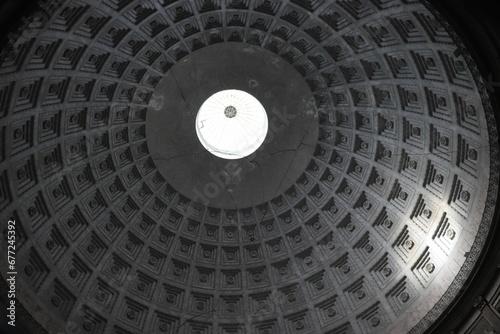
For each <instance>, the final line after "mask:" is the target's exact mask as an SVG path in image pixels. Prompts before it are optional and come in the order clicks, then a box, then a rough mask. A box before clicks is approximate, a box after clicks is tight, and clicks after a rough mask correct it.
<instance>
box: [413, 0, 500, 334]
mask: <svg viewBox="0 0 500 334" xmlns="http://www.w3.org/2000/svg"><path fill="white" fill-rule="evenodd" d="M422 4H424V5H425V6H426V7H427V9H428V10H429V11H430V12H431V13H432V14H433V15H434V16H435V17H436V18H437V19H438V20H439V22H440V23H441V24H442V25H443V27H444V28H445V29H446V31H447V32H448V34H449V35H450V37H451V38H452V40H453V42H454V43H455V44H456V45H457V46H458V49H459V50H460V52H461V55H462V56H463V57H464V59H465V61H466V63H467V66H468V67H469V69H470V71H471V74H472V76H473V79H474V82H475V84H476V86H477V89H478V92H479V94H480V96H481V102H482V105H483V108H484V112H485V118H486V122H487V124H495V125H494V126H488V129H487V130H488V136H489V138H488V140H489V146H490V177H489V183H488V191H487V195H486V202H485V208H484V212H483V216H482V219H481V223H480V225H479V229H478V232H477V235H476V238H475V240H474V243H473V244H472V246H471V249H470V251H469V255H468V256H467V258H466V259H465V262H464V264H463V265H462V267H461V268H460V270H459V272H458V274H457V275H456V276H455V279H454V280H453V282H452V283H451V284H450V286H449V287H448V289H447V290H446V292H445V293H444V294H443V296H442V297H441V298H440V299H439V301H438V302H437V303H436V304H435V305H434V306H433V308H432V309H431V310H430V311H429V312H428V313H427V314H426V315H425V316H424V317H423V318H422V319H421V320H420V321H419V322H418V323H417V324H416V325H415V326H414V327H413V328H412V329H411V330H410V331H409V332H408V333H409V334H420V333H424V332H426V331H427V330H432V327H435V326H436V325H437V321H438V320H442V318H445V317H446V316H449V313H448V312H447V313H446V314H444V312H445V311H446V310H447V309H449V308H452V307H455V306H457V303H458V302H459V300H460V297H461V296H462V295H461V294H460V293H461V292H462V288H463V287H464V285H466V282H467V281H468V280H471V279H473V277H472V276H474V275H477V271H478V269H479V267H481V265H482V264H483V261H482V260H483V259H484V258H485V257H486V255H487V253H488V251H489V247H488V246H489V245H490V244H491V243H492V242H493V241H494V238H492V237H491V235H492V234H493V233H492V231H494V226H493V223H494V222H495V221H496V220H497V219H498V214H499V208H498V207H497V205H496V204H497V198H498V191H499V183H500V178H499V176H500V161H499V160H500V148H499V141H498V131H497V128H496V124H497V120H496V119H495V116H494V112H495V110H494V109H493V106H492V101H491V98H490V96H489V95H488V92H487V87H486V85H485V84H484V82H483V78H482V76H481V73H480V71H479V69H478V66H477V64H476V62H475V61H476V59H474V58H473V56H472V55H471V54H470V52H469V51H468V49H467V48H466V45H465V43H464V41H463V40H462V37H461V36H460V35H459V34H458V33H457V30H455V28H454V26H452V24H450V22H449V21H448V20H447V19H445V16H443V14H442V13H441V11H439V10H438V9H437V8H436V7H435V6H434V4H433V3H431V2H430V1H428V0H422ZM488 236H490V237H489V238H488ZM459 306H460V307H463V305H459ZM453 317H454V318H459V317H457V316H456V315H453ZM448 330H451V328H449V329H448Z"/></svg>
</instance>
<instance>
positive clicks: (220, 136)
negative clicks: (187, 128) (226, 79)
mask: <svg viewBox="0 0 500 334" xmlns="http://www.w3.org/2000/svg"><path fill="white" fill-rule="evenodd" d="M267 130H268V119H267V114H266V110H265V109H264V107H263V106H262V104H261V103H260V102H259V101H258V100H257V99H256V98H255V97H253V96H252V95H250V94H248V93H246V92H243V91H241V90H236V89H229V90H223V91H220V92H218V93H215V94H213V95H212V96H210V97H209V98H208V99H207V100H206V101H205V102H204V103H203V104H202V106H201V107H200V110H199V111H198V114H197V115H196V134H197V135H198V139H199V140H200V142H201V144H202V145H203V146H204V147H205V148H206V149H207V150H208V151H209V152H210V153H212V154H213V155H215V156H217V157H219V158H223V159H240V158H244V157H247V156H249V155H250V154H252V153H254V152H255V151H257V149H258V148H259V147H260V146H261V145H262V143H263V142H264V139H265V138H266V135H267Z"/></svg>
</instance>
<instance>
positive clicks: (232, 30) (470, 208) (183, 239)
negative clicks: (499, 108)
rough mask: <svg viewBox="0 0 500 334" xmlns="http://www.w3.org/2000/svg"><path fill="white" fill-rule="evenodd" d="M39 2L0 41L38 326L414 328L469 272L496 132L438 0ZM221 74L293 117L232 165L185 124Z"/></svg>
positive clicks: (271, 112)
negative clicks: (436, 7)
mask: <svg viewBox="0 0 500 334" xmlns="http://www.w3.org/2000/svg"><path fill="white" fill-rule="evenodd" d="M31 19H32V20H28V21H27V22H28V23H26V24H25V25H24V28H22V29H20V30H19V31H17V32H16V33H14V34H13V36H12V43H11V44H9V45H8V46H6V47H5V48H4V49H3V50H2V52H1V57H0V219H1V222H2V226H6V225H3V224H6V223H7V221H8V220H12V221H15V222H16V225H15V226H16V237H17V238H16V266H17V267H16V270H17V273H18V274H17V293H18V300H19V302H20V303H22V304H23V307H24V308H25V309H26V311H27V313H29V314H30V316H25V319H24V321H26V323H28V324H29V323H30V322H33V320H35V321H36V322H37V323H39V324H40V325H41V327H43V329H41V328H40V327H36V326H35V325H32V326H33V328H35V327H36V328H38V329H37V331H38V332H40V333H43V332H48V333H64V332H67V333H120V334H125V333H193V334H194V333H259V334H271V333H325V334H326V333H327V334H334V333H335V334H341V333H342V334H344V333H345V334H347V333H398V334H399V333H407V332H409V333H415V334H416V333H423V332H424V331H425V330H426V329H427V328H428V327H429V326H430V325H431V324H432V322H433V321H434V320H435V319H436V318H437V317H438V316H439V315H441V314H442V313H443V312H445V310H446V307H447V306H448V305H449V304H450V302H451V301H452V300H453V298H454V297H455V296H456V295H457V294H458V293H459V290H460V289H461V288H462V286H463V284H464V282H465V281H466V279H467V278H468V277H469V275H470V274H471V271H472V267H473V265H474V263H475V262H476V260H477V259H478V256H479V253H480V251H481V249H482V247H483V245H484V242H485V238H486V237H487V235H488V231H489V227H490V224H491V220H492V213H493V210H494V208H495V199H496V198H495V194H496V192H497V190H498V189H497V186H498V171H499V168H498V146H497V145H498V138H497V133H496V127H495V121H494V118H493V113H492V109H491V105H490V103H489V100H488V98H487V95H486V92H485V88H484V85H483V84H482V82H481V80H480V79H479V75H478V74H477V70H476V67H475V64H474V62H473V61H472V59H471V57H470V56H469V55H468V53H467V50H466V49H465V48H464V46H463V44H462V42H461V41H460V39H459V38H458V36H456V34H455V33H454V32H453V30H452V29H451V28H450V26H448V24H447V23H446V22H445V21H444V20H443V19H442V18H441V17H440V16H439V14H438V13H436V12H435V11H433V10H432V8H431V7H430V6H429V5H428V4H426V3H425V4H424V3H421V2H419V1H412V0H370V1H368V0H364V1H362V0H338V1H325V0H292V1H277V0H275V1H272V0H259V1H253V0H227V1H220V0H196V1H169V0H142V1H134V0H99V1H98V0H69V1H62V0H58V1H47V2H46V4H45V5H43V6H42V8H41V9H40V11H38V12H37V13H35V14H34V15H33V16H31ZM227 48H229V49H231V50H236V51H234V52H240V51H241V52H245V51H244V50H247V52H246V53H245V55H246V57H248V59H247V58H245V57H243V56H242V57H241V58H240V57H233V58H231V59H233V61H230V60H227V63H226V62H223V61H221V60H222V59H223V57H224V54H226V55H227V54H228V52H233V51H224V52H222V51H221V50H228V49H227ZM242 50H243V51H242ZM248 50H250V51H248ZM214 54H219V55H220V57H219V58H214V57H212V56H211V55H214ZM268 55H269V56H268ZM271 55H273V56H271ZM221 57H222V58H221ZM273 57H274V58H273ZM266 58H269V59H271V60H272V61H270V62H266V61H264V59H266ZM211 68H217V71H212V72H214V73H216V74H217V75H219V76H218V78H217V79H213V77H212V76H211V75H208V74H209V72H210V69H211ZM229 68H231V70H229ZM225 69H227V70H225ZM250 69H254V70H250ZM273 71H283V73H284V74H283V76H281V75H270V73H273ZM266 75H267V77H266ZM235 78H236V79H235ZM269 80H274V81H272V82H273V83H272V84H269V82H270V81H269ZM229 83H231V85H234V86H236V85H239V87H240V89H245V90H247V91H249V92H254V93H255V94H256V95H257V96H258V98H259V99H261V100H262V101H268V102H266V103H268V105H269V106H276V108H268V109H266V111H267V112H268V117H269V119H270V120H271V121H275V122H278V123H274V124H276V129H275V130H272V131H270V132H269V133H268V136H269V138H268V139H267V141H266V142H265V148H263V149H261V150H259V151H258V152H257V153H256V154H255V155H254V156H252V157H249V158H246V159H240V160H236V161H235V162H234V163H232V164H229V163H228V161H226V160H223V159H220V158H217V157H214V156H212V155H211V154H208V153H207V152H203V151H198V148H199V147H201V144H200V143H199V142H197V141H196V140H197V138H196V136H194V137H193V135H192V134H191V135H190V132H193V133H194V129H195V125H194V118H193V117H192V116H193V115H195V114H196V111H197V107H196V106H197V105H199V104H200V101H203V100H205V99H206V98H208V97H209V96H210V95H211V94H209V93H210V92H212V93H213V91H214V90H217V89H220V90H222V89H228V88H235V87H225V85H228V84H229ZM266 83H267V85H268V87H267V88H265V87H266ZM263 87H264V88H263ZM292 92H293V93H292ZM296 97H301V98H296ZM302 97H303V98H302ZM266 99H268V100H266ZM299 100H300V101H301V102H300V101H299ZM271 101H272V102H271ZM297 101H299V102H300V103H299V102H297ZM301 103H302V104H301ZM276 110H277V111H276ZM158 120H159V121H158ZM175 122H177V123H175ZM155 124H162V125H163V124H166V125H165V126H167V127H168V129H169V130H168V131H165V128H163V127H161V126H160V127H155ZM173 124H177V125H176V126H174V125H173ZM311 124H312V126H311ZM151 129H153V130H155V129H156V130H158V131H153V130H151ZM162 129H163V130H162ZM162 131H163V132H162ZM298 133H301V134H303V136H298V135H297V134H298ZM158 134H162V135H165V136H164V137H158ZM311 134H313V135H312V136H311ZM299 137H300V138H299ZM291 143H293V145H292V144H291ZM184 144H185V146H183V145H184ZM163 153H164V154H166V156H163V155H162V154H163ZM278 157H279V158H278ZM266 163H267V165H266ZM210 172H212V173H210ZM214 173H215V175H216V177H215V178H214ZM273 180H278V181H279V182H274V181H273ZM273 182H274V183H273ZM214 185H215V186H214ZM215 187H216V189H217V191H215V190H214V189H215ZM243 190H244V191H243ZM233 194H236V195H234V196H233ZM4 235H5V236H7V232H6V231H4ZM0 246H1V247H2V249H7V242H6V238H2V239H1V242H0ZM6 260H7V258H6V257H2V258H1V259H0V270H1V273H2V275H5V273H7V272H8V271H9V270H8V267H7V266H8V263H7V262H6Z"/></svg>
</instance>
